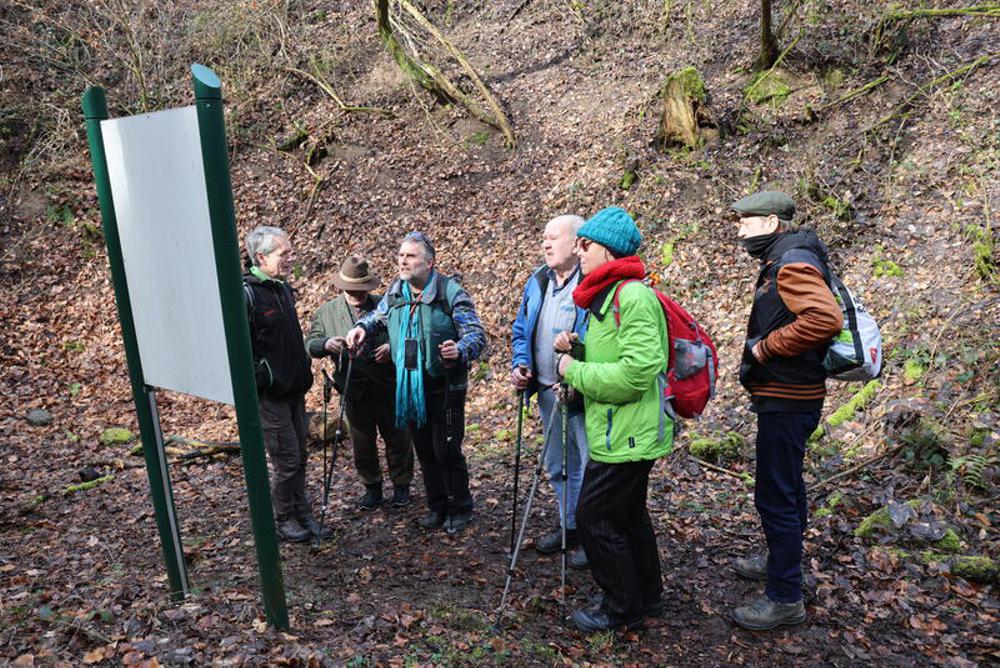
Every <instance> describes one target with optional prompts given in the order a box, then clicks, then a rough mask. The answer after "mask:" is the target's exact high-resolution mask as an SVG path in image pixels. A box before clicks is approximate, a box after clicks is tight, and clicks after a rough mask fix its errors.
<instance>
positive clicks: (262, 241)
mask: <svg viewBox="0 0 1000 668" xmlns="http://www.w3.org/2000/svg"><path fill="white" fill-rule="evenodd" d="M275 237H284V238H285V239H287V238H288V232H285V231H284V230H283V229H281V228H280V227H269V226H267V225H261V226H260V227H255V228H253V229H252V230H250V232H249V233H248V234H247V241H246V243H247V253H248V254H249V255H250V262H251V263H252V264H254V265H256V264H257V254H258V253H260V254H261V255H270V254H271V251H273V250H274V246H275V243H274V239H275Z"/></svg>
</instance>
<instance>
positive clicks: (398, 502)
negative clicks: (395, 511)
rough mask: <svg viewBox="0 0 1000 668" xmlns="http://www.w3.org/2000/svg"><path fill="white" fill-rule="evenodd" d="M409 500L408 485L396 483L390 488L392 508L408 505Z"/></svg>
mask: <svg viewBox="0 0 1000 668" xmlns="http://www.w3.org/2000/svg"><path fill="white" fill-rule="evenodd" d="M411 501H412V499H411V498H410V486H409V485H396V486H395V487H393V488H392V507H393V508H405V507H407V506H408V505H410V502H411Z"/></svg>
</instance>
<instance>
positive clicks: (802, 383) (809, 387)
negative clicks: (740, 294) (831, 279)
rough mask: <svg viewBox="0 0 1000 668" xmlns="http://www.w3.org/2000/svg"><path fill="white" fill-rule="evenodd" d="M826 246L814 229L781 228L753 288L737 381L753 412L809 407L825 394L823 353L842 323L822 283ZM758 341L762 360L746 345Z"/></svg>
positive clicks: (825, 273) (818, 404)
mask: <svg viewBox="0 0 1000 668" xmlns="http://www.w3.org/2000/svg"><path fill="white" fill-rule="evenodd" d="M827 261H828V260H827V250H826V246H824V245H823V243H822V242H821V241H820V240H819V238H818V237H817V236H816V234H815V232H813V231H812V230H810V229H802V230H798V231H795V232H788V233H785V234H781V235H779V236H778V238H777V239H776V240H775V241H774V243H773V244H772V245H771V248H769V249H768V250H767V253H766V254H765V255H764V258H763V260H762V263H761V271H760V275H759V276H758V278H757V284H756V286H755V291H754V299H753V307H752V308H751V310H750V321H749V323H748V325H747V340H746V345H745V346H744V348H743V359H742V361H741V364H740V382H741V383H742V384H743V385H744V387H746V388H747V389H748V390H749V391H750V394H751V397H752V400H753V404H754V407H755V408H756V409H757V410H758V412H767V411H804V410H815V409H818V408H820V407H822V405H823V398H824V397H825V395H826V371H825V370H824V368H823V357H824V355H825V354H826V350H827V347H828V344H829V341H830V340H831V338H832V337H833V336H835V335H836V334H837V333H838V332H839V331H840V326H841V325H842V323H843V319H842V315H841V312H840V308H839V306H838V305H837V303H836V301H835V300H834V298H833V293H832V292H831V291H830V289H829V287H828V284H827V282H826V281H827V280H828V279H827V277H828V275H829V270H828V269H827V264H826V263H827ZM759 341H764V345H763V348H762V353H763V355H764V362H763V363H761V362H758V361H757V359H756V358H755V357H754V356H753V353H752V352H751V349H752V348H753V347H754V345H756V344H757V343H758V342H759Z"/></svg>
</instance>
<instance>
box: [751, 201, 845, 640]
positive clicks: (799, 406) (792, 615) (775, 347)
mask: <svg viewBox="0 0 1000 668" xmlns="http://www.w3.org/2000/svg"><path fill="white" fill-rule="evenodd" d="M732 209H733V211H734V212H736V214H737V216H738V217H739V233H738V234H739V239H740V243H741V244H742V245H743V248H744V249H745V250H746V251H747V253H749V254H750V256H751V257H753V258H756V259H758V260H760V273H759V275H758V277H757V283H756V285H755V287H754V298H753V306H752V307H751V309H750V322H749V324H748V326H747V340H746V344H745V345H744V348H743V358H742V360H741V363H740V383H742V384H743V386H744V387H745V388H746V389H747V390H748V391H749V392H750V401H751V404H752V408H751V410H753V411H754V412H755V413H756V414H757V442H756V450H757V470H756V476H755V478H754V480H755V483H754V505H755V506H756V507H757V512H758V513H759V514H760V520H761V525H762V526H763V528H764V536H765V538H766V540H767V553H766V554H759V555H754V556H747V557H743V558H741V559H737V560H736V562H735V563H734V569H735V570H736V573H737V574H738V575H740V576H741V577H744V578H747V579H753V580H763V581H766V582H767V586H766V589H765V595H764V596H762V597H760V598H758V599H756V600H753V601H751V602H749V603H748V604H747V605H744V606H741V607H738V608H736V609H735V610H733V612H732V618H733V621H735V622H736V623H737V624H739V625H740V626H742V627H744V628H748V629H752V630H755V631H764V630H768V629H773V628H776V627H778V626H787V625H793V624H800V623H801V622H803V621H804V620H805V618H806V612H805V607H804V606H803V604H802V563H801V562H802V536H803V534H804V533H805V529H806V488H805V483H804V482H803V480H802V460H803V457H804V455H805V448H806V440H807V439H808V438H809V435H810V434H811V433H812V432H813V430H815V429H816V425H817V424H819V417H820V411H821V410H822V408H823V399H824V397H825V396H826V372H825V370H824V368H823V357H824V355H825V354H826V350H827V346H828V345H829V343H830V341H831V340H832V339H833V337H835V336H837V334H839V333H840V330H841V327H842V325H843V315H842V313H841V310H840V307H839V306H838V305H837V302H836V301H835V299H834V297H833V293H832V292H831V290H830V288H829V286H828V284H827V277H828V275H829V269H827V261H828V258H827V250H826V246H824V245H823V242H821V241H820V240H819V238H818V237H817V236H816V233H815V232H813V231H812V230H810V229H805V228H803V229H798V230H796V229H793V228H792V219H793V217H794V216H795V203H794V202H793V201H792V199H791V198H790V197H788V195H786V194H784V193H781V192H758V193H755V194H753V195H750V196H748V197H744V198H743V199H741V200H739V201H738V202H735V203H734V204H733V205H732Z"/></svg>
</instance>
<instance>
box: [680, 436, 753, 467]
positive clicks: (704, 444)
mask: <svg viewBox="0 0 1000 668" xmlns="http://www.w3.org/2000/svg"><path fill="white" fill-rule="evenodd" d="M744 443H745V440H744V438H743V437H742V436H740V435H739V434H737V433H736V432H735V431H727V432H726V433H724V434H713V435H704V436H703V435H700V434H692V436H691V441H690V442H689V443H688V452H690V453H691V454H692V455H694V456H695V457H697V458H698V459H703V460H705V461H706V462H712V463H715V462H719V461H721V460H723V459H735V458H736V457H737V456H738V455H739V452H740V448H742V447H743V444H744Z"/></svg>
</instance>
